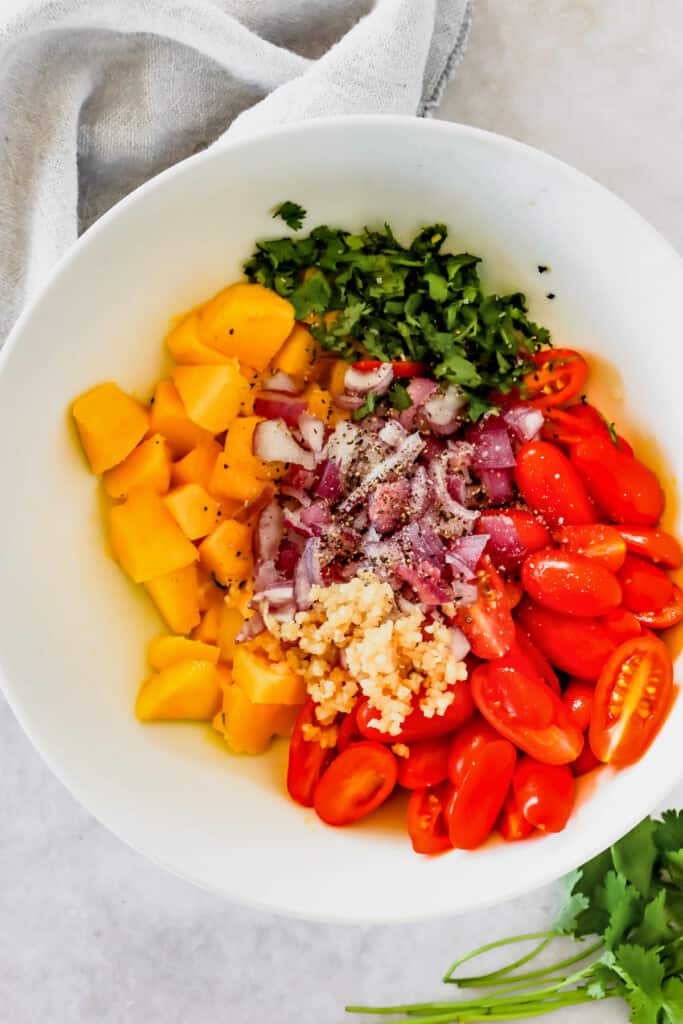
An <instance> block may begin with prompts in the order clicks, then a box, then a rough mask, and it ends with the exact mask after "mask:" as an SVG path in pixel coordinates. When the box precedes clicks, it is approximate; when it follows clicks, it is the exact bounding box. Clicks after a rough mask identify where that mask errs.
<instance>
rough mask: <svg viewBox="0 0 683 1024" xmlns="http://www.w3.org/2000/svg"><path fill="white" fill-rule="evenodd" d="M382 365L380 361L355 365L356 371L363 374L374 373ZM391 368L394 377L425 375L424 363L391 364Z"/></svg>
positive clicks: (368, 360) (373, 360) (369, 360)
mask: <svg viewBox="0 0 683 1024" xmlns="http://www.w3.org/2000/svg"><path fill="white" fill-rule="evenodd" d="M381 365H382V363H381V362H380V360H379V359H361V361H360V362H359V363H354V364H353V368H354V370H360V372H361V373H372V371H373V370H379V368H380V366H381ZM391 368H392V370H393V371H394V377H421V376H422V374H423V373H424V363H410V362H407V361H406V362H402V361H398V362H395V363H392V364H391Z"/></svg>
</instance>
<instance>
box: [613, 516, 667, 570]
mask: <svg viewBox="0 0 683 1024" xmlns="http://www.w3.org/2000/svg"><path fill="white" fill-rule="evenodd" d="M617 529H618V530H619V533H620V534H621V536H622V537H623V539H624V542H625V544H626V547H627V548H628V550H629V551H631V552H633V554H634V555H640V557H641V558H649V559H650V561H651V562H654V563H655V565H663V566H664V568H665V569H680V567H681V564H682V563H683V551H682V550H681V545H680V544H679V543H678V541H677V540H676V538H675V537H672V536H671V534H670V533H666V531H665V530H658V529H657V527H654V526H618V527H617Z"/></svg>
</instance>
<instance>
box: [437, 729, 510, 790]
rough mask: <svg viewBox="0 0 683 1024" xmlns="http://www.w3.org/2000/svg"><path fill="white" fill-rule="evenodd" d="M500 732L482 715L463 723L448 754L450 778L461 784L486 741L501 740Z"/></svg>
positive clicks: (457, 784) (453, 781) (454, 783)
mask: <svg viewBox="0 0 683 1024" xmlns="http://www.w3.org/2000/svg"><path fill="white" fill-rule="evenodd" d="M499 739H500V734H499V733H497V732H496V730H495V729H494V728H493V726H492V725H489V723H488V722H487V721H486V720H485V719H484V718H481V716H479V715H477V717H476V718H475V719H473V720H472V721H471V722H468V723H467V725H463V727H462V729H458V732H457V733H456V735H455V736H454V737H453V739H452V740H451V743H450V750H449V754H448V763H447V770H448V778H449V779H450V780H451V782H452V783H453V785H454V786H459V785H460V784H461V782H462V780H463V779H464V778H465V776H466V775H467V773H468V771H469V770H470V768H471V767H472V765H473V764H474V762H475V760H476V757H477V754H478V752H479V751H480V750H481V748H482V747H483V746H484V744H485V743H491V742H492V741H493V740H499Z"/></svg>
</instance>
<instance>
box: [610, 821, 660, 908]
mask: <svg viewBox="0 0 683 1024" xmlns="http://www.w3.org/2000/svg"><path fill="white" fill-rule="evenodd" d="M654 832H655V823H654V822H653V821H652V819H651V818H645V820H644V821H641V822H640V824H639V825H636V827H635V828H633V829H631V831H630V832H629V833H627V835H625V836H624V837H623V838H622V839H620V840H619V842H617V843H615V844H614V845H613V846H612V860H613V861H614V866H615V868H616V869H617V871H619V872H621V874H622V875H623V876H624V878H626V879H627V880H628V881H629V882H632V883H633V885H635V887H636V889H637V890H638V892H639V893H640V894H641V896H647V895H648V893H649V891H650V885H651V884H652V869H653V867H654V863H655V858H656V856H657V848H656V846H655V843H654Z"/></svg>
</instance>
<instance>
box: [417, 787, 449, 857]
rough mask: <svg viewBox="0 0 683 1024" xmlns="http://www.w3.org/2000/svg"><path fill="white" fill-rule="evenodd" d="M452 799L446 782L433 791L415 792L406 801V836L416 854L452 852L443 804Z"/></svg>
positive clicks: (418, 790)
mask: <svg viewBox="0 0 683 1024" xmlns="http://www.w3.org/2000/svg"><path fill="white" fill-rule="evenodd" d="M450 795H451V787H450V785H449V784H448V783H447V782H442V783H441V785H439V786H435V787H434V789H415V790H413V792H412V793H411V794H410V800H409V801H408V821H407V825H408V835H409V836H410V841H411V843H412V844H413V849H414V850H415V853H428V854H434V853H443V852H444V851H445V850H452V849H453V847H452V845H451V840H450V836H449V835H448V826H447V824H446V814H445V804H446V802H447V800H448V799H449V797H450Z"/></svg>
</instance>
